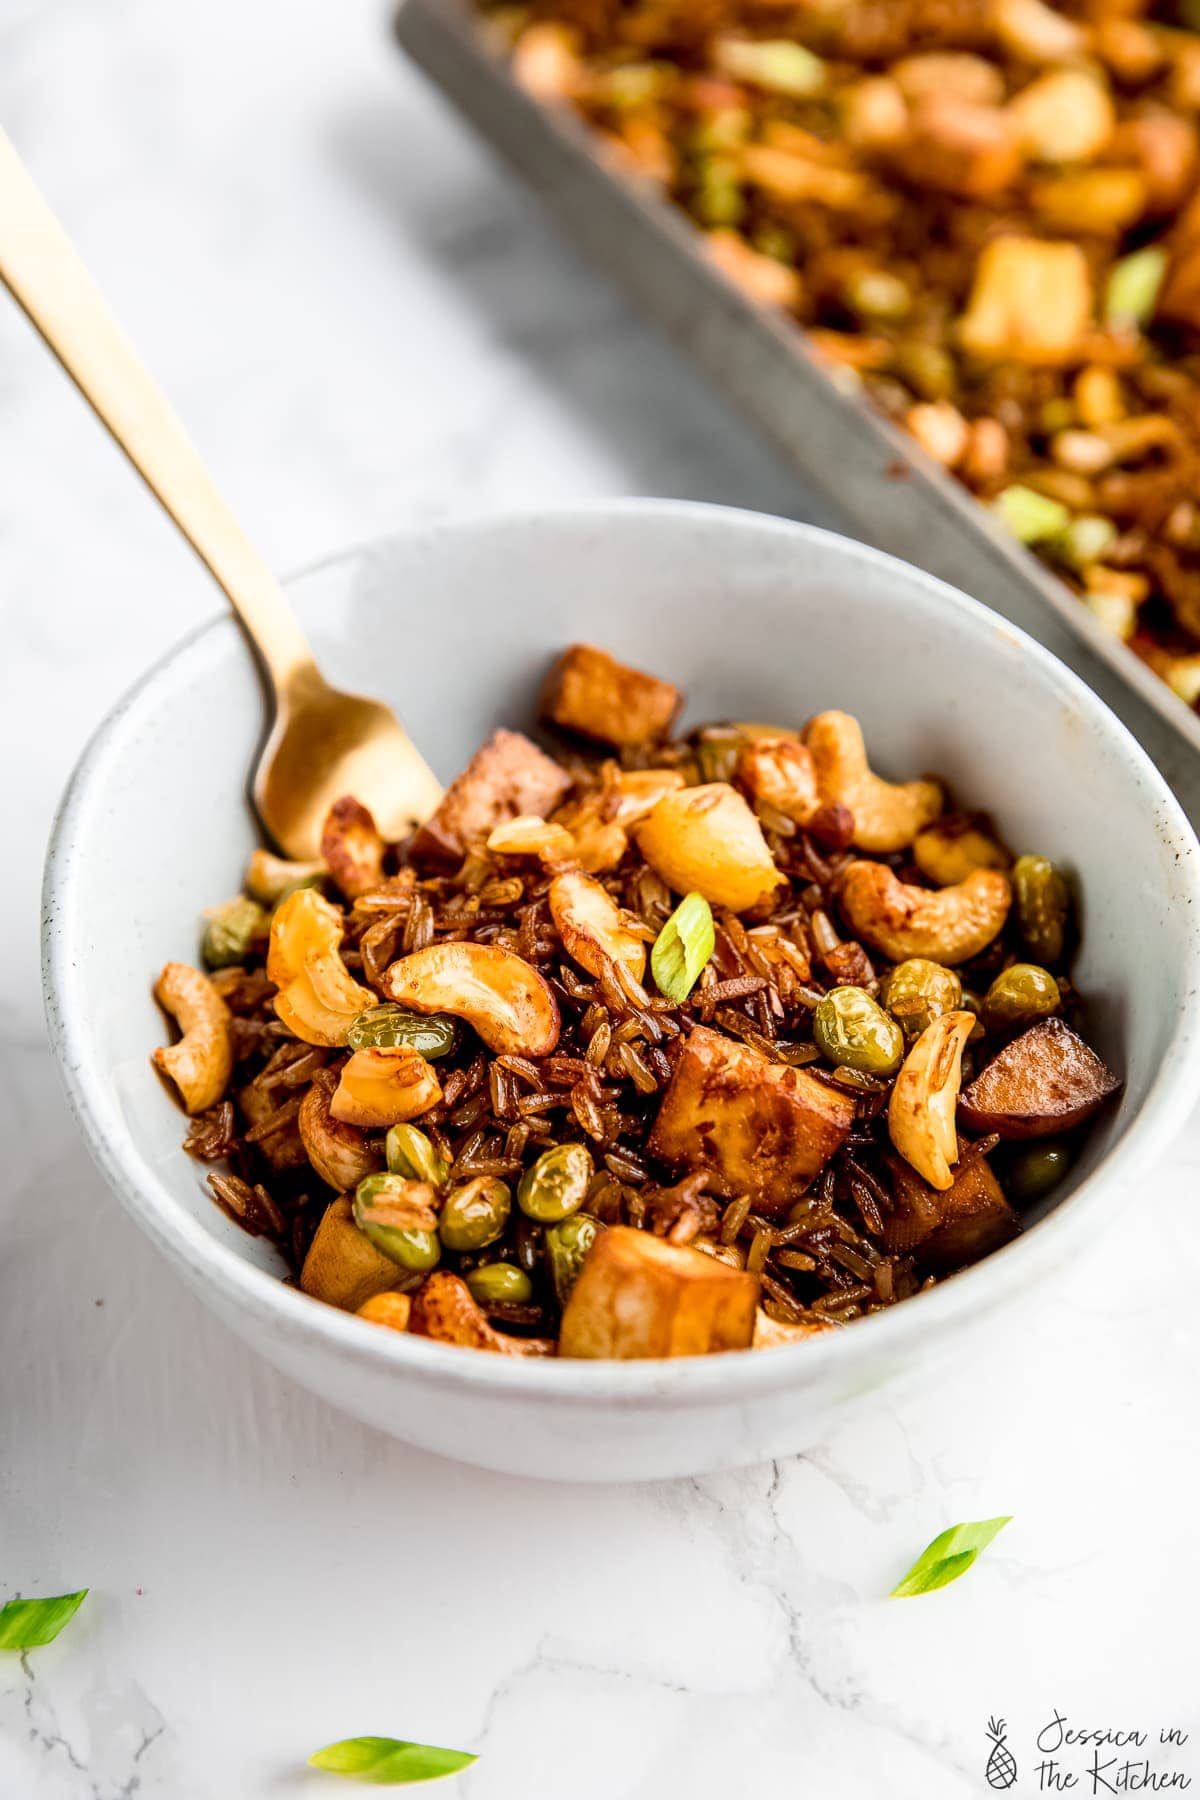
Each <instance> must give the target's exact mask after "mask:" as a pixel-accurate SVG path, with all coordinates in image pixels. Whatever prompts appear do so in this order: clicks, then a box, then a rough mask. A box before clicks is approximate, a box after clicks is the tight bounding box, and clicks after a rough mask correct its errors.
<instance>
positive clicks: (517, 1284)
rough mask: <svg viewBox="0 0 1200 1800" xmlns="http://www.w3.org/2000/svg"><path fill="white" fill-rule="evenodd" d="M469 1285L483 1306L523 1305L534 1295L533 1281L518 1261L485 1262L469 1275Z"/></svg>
mask: <svg viewBox="0 0 1200 1800" xmlns="http://www.w3.org/2000/svg"><path fill="white" fill-rule="evenodd" d="M467 1286H468V1287H469V1288H470V1290H471V1293H472V1295H473V1296H474V1298H475V1299H476V1300H478V1302H479V1304H480V1305H481V1306H488V1305H491V1304H503V1303H505V1302H508V1303H509V1304H513V1303H515V1304H517V1305H522V1304H523V1303H524V1302H525V1301H526V1300H530V1299H532V1297H533V1283H532V1282H531V1281H530V1279H529V1277H528V1275H527V1274H526V1273H525V1271H524V1269H518V1267H517V1265H516V1263H502V1262H497V1263H483V1264H481V1266H480V1267H479V1268H478V1269H472V1270H471V1272H470V1274H469V1275H468V1276H467Z"/></svg>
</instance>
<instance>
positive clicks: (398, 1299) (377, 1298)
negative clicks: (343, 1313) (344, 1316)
mask: <svg viewBox="0 0 1200 1800" xmlns="http://www.w3.org/2000/svg"><path fill="white" fill-rule="evenodd" d="M355 1316H356V1318H359V1319H365V1320H366V1321H367V1323H368V1324H369V1325H386V1326H387V1328H388V1330H389V1331H407V1330H408V1321H409V1319H410V1318H411V1316H412V1296H411V1294H396V1293H389V1294H372V1295H371V1298H370V1299H369V1300H364V1301H363V1303H362V1305H361V1306H360V1307H359V1309H358V1312H357V1313H356V1315H355Z"/></svg>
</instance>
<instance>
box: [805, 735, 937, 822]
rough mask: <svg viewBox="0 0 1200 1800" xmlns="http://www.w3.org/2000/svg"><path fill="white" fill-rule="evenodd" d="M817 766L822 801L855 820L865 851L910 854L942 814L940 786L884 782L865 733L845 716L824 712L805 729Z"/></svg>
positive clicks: (935, 783)
mask: <svg viewBox="0 0 1200 1800" xmlns="http://www.w3.org/2000/svg"><path fill="white" fill-rule="evenodd" d="M804 742H805V743H806V744H807V746H808V748H809V750H810V751H811V753H812V759H813V762H814V764H815V765H816V771H817V781H818V783H819V785H820V789H821V798H822V799H823V800H825V801H828V802H831V803H832V802H835V801H836V802H837V803H839V804H840V805H842V806H846V807H848V808H849V809H850V811H851V813H853V815H854V838H853V842H854V843H856V844H857V845H858V847H859V849H860V850H874V851H880V852H888V851H892V850H906V849H907V848H908V846H909V845H910V844H911V843H912V841H913V839H914V838H915V837H916V835H917V833H918V831H920V830H922V829H923V827H924V826H926V825H928V824H930V822H931V821H932V820H934V819H936V818H937V816H938V814H939V813H940V812H941V810H942V790H941V788H940V787H939V786H938V784H937V782H936V781H902V782H892V781H884V780H883V778H882V777H881V776H879V775H876V774H874V773H873V772H872V769H871V766H870V764H869V763H868V761H867V749H866V745H865V744H864V743H863V734H862V728H861V726H860V725H859V723H858V720H857V719H854V718H852V717H851V716H850V714H849V713H844V712H823V713H818V714H817V716H816V718H815V719H810V720H809V722H808V724H807V726H806V727H805V730H804Z"/></svg>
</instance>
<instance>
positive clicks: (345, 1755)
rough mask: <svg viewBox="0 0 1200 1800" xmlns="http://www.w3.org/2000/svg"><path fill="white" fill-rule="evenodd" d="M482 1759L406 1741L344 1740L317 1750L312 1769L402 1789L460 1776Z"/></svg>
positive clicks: (310, 1760) (368, 1738)
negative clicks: (414, 1783) (450, 1776)
mask: <svg viewBox="0 0 1200 1800" xmlns="http://www.w3.org/2000/svg"><path fill="white" fill-rule="evenodd" d="M478 1760H479V1758H478V1757H476V1756H472V1755H471V1754H470V1753H469V1751H466V1750H439V1749H438V1747H437V1746H436V1744H410V1743H407V1742H406V1741H405V1740H404V1739H403V1738H387V1737H356V1738H343V1739H342V1740H341V1742H340V1743H337V1744H326V1746H325V1748H324V1749H323V1750H314V1752H313V1754H312V1755H311V1756H310V1757H309V1759H308V1761H309V1766H310V1767H311V1768H314V1769H324V1770H325V1771H326V1773H327V1774H330V1775H348V1776H349V1777H350V1778H351V1780H353V1781H370V1782H374V1783H375V1785H376V1786H377V1787H402V1786H403V1785H404V1784H405V1783H406V1782H412V1781H435V1780H436V1779H437V1778H438V1776H440V1775H457V1774H458V1772H459V1770H460V1769H466V1768H469V1767H470V1765H471V1764H472V1763H473V1762H478Z"/></svg>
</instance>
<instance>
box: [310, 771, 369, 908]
mask: <svg viewBox="0 0 1200 1800" xmlns="http://www.w3.org/2000/svg"><path fill="white" fill-rule="evenodd" d="M383 850H384V844H383V838H382V837H381V836H380V833H379V827H378V826H377V825H376V823H375V821H374V819H373V818H372V817H371V814H370V813H369V812H368V811H367V808H366V807H365V806H364V805H363V804H362V802H361V801H359V800H356V799H355V798H354V796H353V795H352V794H344V795H343V796H342V798H341V799H340V800H335V801H334V803H333V805H332V806H331V807H330V809H329V816H328V818H327V819H326V820H325V828H324V830H323V831H322V833H321V855H322V856H323V857H324V858H325V861H326V862H327V863H328V864H329V871H330V873H331V875H332V876H333V879H334V880H335V881H336V882H337V884H338V886H339V887H340V888H341V890H342V892H343V894H345V896H346V898H347V899H348V900H356V899H357V898H358V896H359V895H360V894H369V893H370V892H371V889H372V888H377V887H379V886H380V884H381V882H382V881H383Z"/></svg>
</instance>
